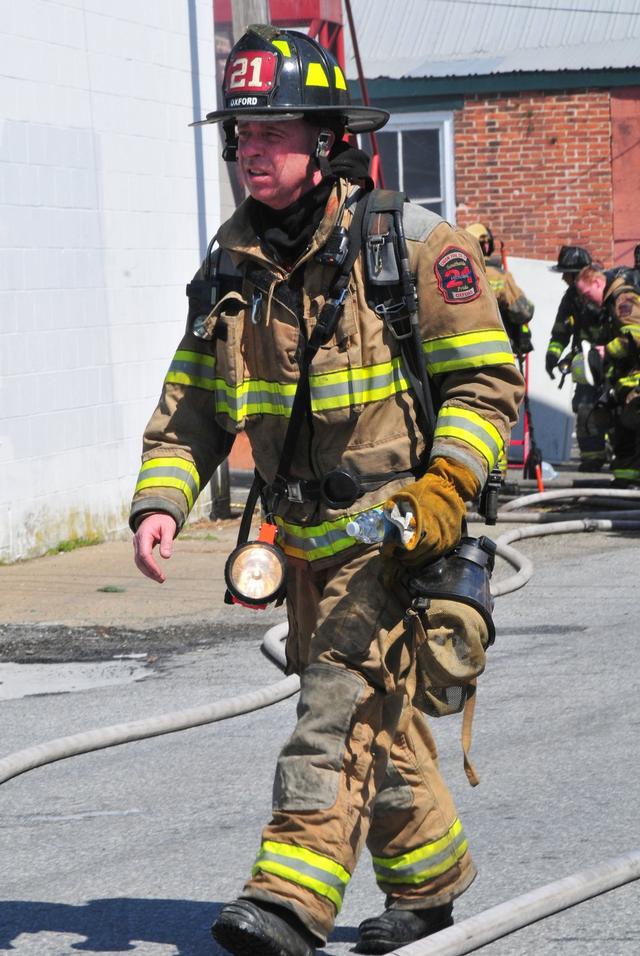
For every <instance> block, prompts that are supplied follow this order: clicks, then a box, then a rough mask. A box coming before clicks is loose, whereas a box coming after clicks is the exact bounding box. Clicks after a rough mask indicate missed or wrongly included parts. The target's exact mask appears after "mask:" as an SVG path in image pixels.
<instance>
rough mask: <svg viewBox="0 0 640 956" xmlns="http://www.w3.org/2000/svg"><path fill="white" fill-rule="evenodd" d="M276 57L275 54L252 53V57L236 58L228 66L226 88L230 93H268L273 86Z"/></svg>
mask: <svg viewBox="0 0 640 956" xmlns="http://www.w3.org/2000/svg"><path fill="white" fill-rule="evenodd" d="M275 68H276V57H275V56H274V54H273V53H266V52H265V53H261V52H256V53H252V54H251V56H250V57H249V56H242V55H240V56H236V57H234V58H233V60H232V62H230V63H229V65H228V66H227V82H226V84H225V85H226V87H227V90H228V91H229V92H231V91H233V92H237V91H238V90H253V91H256V90H260V91H262V92H266V91H267V90H270V89H271V87H272V86H273V77H274V74H275Z"/></svg>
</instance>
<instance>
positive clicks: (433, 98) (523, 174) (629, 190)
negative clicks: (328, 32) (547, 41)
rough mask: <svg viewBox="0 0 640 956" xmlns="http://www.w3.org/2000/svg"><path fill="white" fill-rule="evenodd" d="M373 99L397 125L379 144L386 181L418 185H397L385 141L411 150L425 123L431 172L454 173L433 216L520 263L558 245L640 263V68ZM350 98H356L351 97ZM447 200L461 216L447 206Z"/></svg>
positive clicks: (410, 89)
mask: <svg viewBox="0 0 640 956" xmlns="http://www.w3.org/2000/svg"><path fill="white" fill-rule="evenodd" d="M447 87H449V91H447ZM482 87H484V88H485V89H484V90H483V89H482ZM491 87H494V88H493V89H491ZM536 87H537V88H536ZM479 88H480V89H479ZM368 90H369V97H370V100H371V102H372V103H375V104H376V105H378V106H383V107H386V108H387V109H390V110H391V111H392V112H393V114H394V123H395V124H396V125H395V128H394V130H393V132H392V133H391V134H389V133H387V134H380V139H381V140H382V153H383V158H384V159H385V162H384V168H385V172H386V171H387V170H388V169H389V170H390V175H389V174H388V173H386V175H387V180H388V181H387V182H386V185H389V186H394V185H401V186H402V187H404V188H407V186H410V183H411V180H412V179H416V178H417V176H418V175H419V173H418V170H417V169H416V170H415V171H414V172H413V174H412V173H411V170H407V169H405V171H404V172H405V176H404V182H400V181H399V176H398V169H399V168H400V166H401V163H402V160H400V161H399V162H398V163H396V164H393V163H391V164H390V163H389V162H387V161H386V156H387V155H388V154H389V152H390V149H389V146H388V145H385V143H384V138H385V135H386V136H387V137H388V136H389V135H393V136H395V137H397V138H398V140H402V139H406V135H409V136H411V137H413V138H414V139H415V137H416V136H417V135H418V129H417V127H416V125H415V123H416V117H419V116H422V117H424V120H423V122H424V124H425V125H424V129H423V132H422V136H423V137H425V139H424V143H425V144H426V143H427V138H428V137H429V136H431V138H432V140H433V149H432V152H431V157H432V160H433V165H434V166H438V167H439V169H440V175H441V177H446V175H447V172H446V171H447V165H448V166H449V168H450V169H451V174H450V175H451V180H452V182H451V183H449V184H447V183H446V182H443V183H441V186H440V200H439V202H435V203H434V202H433V201H431V202H429V201H427V202H425V203H424V204H425V205H430V206H431V207H432V208H435V209H437V210H438V211H440V212H442V213H443V214H445V215H447V217H448V218H455V220H456V221H457V222H458V223H459V224H461V225H467V224H469V223H471V222H474V221H477V220H480V221H483V222H487V223H489V224H490V225H491V228H492V229H493V231H494V233H495V234H496V235H498V236H500V237H501V238H503V239H504V241H505V243H506V245H507V247H508V251H509V253H510V254H511V255H513V256H519V257H523V258H531V259H545V260H548V259H554V258H555V257H556V255H557V251H558V248H559V247H560V246H561V245H563V244H565V243H575V244H578V245H583V246H585V247H587V248H588V249H589V250H590V251H591V253H592V255H593V257H594V259H596V260H599V261H600V262H602V263H603V264H604V265H605V266H611V265H613V264H618V263H622V262H630V261H631V260H632V258H633V247H634V246H635V245H636V243H638V242H640V69H628V70H624V71H613V70H612V71H593V72H591V71H589V70H584V71H580V72H579V74H578V75H576V73H575V72H573V73H571V75H567V74H566V73H565V74H564V75H563V73H562V72H557V73H554V74H549V73H539V74H515V75H511V76H504V75H501V76H492V77H478V76H470V77H466V78H463V77H452V78H450V80H449V81H448V83H447V80H446V78H436V79H435V80H429V79H424V80H422V81H417V80H416V79H413V78H412V79H407V80H403V79H398V80H392V79H374V80H372V81H369V83H368ZM353 93H354V98H356V99H357V96H358V94H357V90H356V88H355V87H354V88H353ZM443 94H444V95H443ZM407 123H410V124H411V125H410V127H408V126H407V127H404V126H403V124H407ZM447 123H448V124H449V125H450V127H451V131H450V133H449V135H448V136H447V135H446V124H447ZM442 124H444V125H445V134H444V135H442V134H440V135H439V136H438V140H439V142H438V146H437V147H436V145H435V138H434V134H435V132H436V131H437V130H438V127H439V126H441V125H442ZM407 129H410V132H409V133H408V134H407V133H406V130H407ZM429 129H431V131H432V132H431V133H429V132H428V131H429ZM402 145H403V144H401V143H399V147H400V148H399V152H400V153H401V154H402V156H403V157H405V164H406V162H407V158H406V157H407V155H408V156H409V159H408V162H409V163H411V161H412V160H411V155H412V153H411V149H409V150H407V149H406V148H405V149H403V148H402ZM404 145H405V146H406V144H404ZM414 146H415V149H414V151H415V152H416V153H417V154H421V155H422V156H424V155H425V151H424V150H420V149H419V146H418V144H417V143H416V144H414ZM446 151H449V152H450V154H451V155H449V156H448V157H447V156H444V155H443V153H444V152H446ZM448 189H449V190H451V191H453V194H454V197H455V198H454V202H453V206H454V208H453V209H452V208H451V203H449V208H447V206H446V202H444V201H443V197H445V196H446V193H447V190H448ZM407 191H408V192H409V193H411V190H410V188H409V189H407ZM418 198H420V197H418ZM443 207H444V208H443Z"/></svg>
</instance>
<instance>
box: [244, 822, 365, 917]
mask: <svg viewBox="0 0 640 956" xmlns="http://www.w3.org/2000/svg"><path fill="white" fill-rule="evenodd" d="M260 871H263V872H265V873H273V874H275V875H276V876H280V877H282V878H283V879H285V880H289V881H290V882H291V883H297V884H298V886H304V887H306V888H307V889H310V890H313V891H314V892H315V893H318V894H319V895H320V896H324V897H326V898H327V899H329V900H331V902H332V903H333V904H334V906H335V908H336V911H337V912H338V913H339V912H340V910H341V909H342V901H343V899H344V894H345V890H346V888H347V885H348V883H349V880H350V879H351V875H350V873H349V872H348V871H347V870H345V868H344V867H343V866H342V865H341V864H340V863H337V862H336V861H335V860H331V859H329V857H327V856H322V855H321V854H320V853H314V852H313V850H307V849H305V848H304V847H301V846H294V845H293V844H290V843H276V842H275V841H273V840H265V841H264V843H263V844H262V846H261V847H260V852H259V854H258V857H257V859H256V862H255V864H254V867H253V876H255V875H256V873H259V872H260Z"/></svg>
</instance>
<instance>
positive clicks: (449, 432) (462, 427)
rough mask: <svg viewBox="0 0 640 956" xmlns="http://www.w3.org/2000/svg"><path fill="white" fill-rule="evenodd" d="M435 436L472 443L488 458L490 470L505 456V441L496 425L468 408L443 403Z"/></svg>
mask: <svg viewBox="0 0 640 956" xmlns="http://www.w3.org/2000/svg"><path fill="white" fill-rule="evenodd" d="M433 437H434V441H435V440H437V439H438V438H457V439H458V440H459V441H463V442H466V443H467V444H468V445H471V447H472V448H474V449H475V450H476V451H477V452H479V453H480V454H481V455H482V456H483V457H484V458H485V459H486V461H487V464H488V466H489V471H491V469H492V468H494V467H495V466H496V464H498V463H500V462H501V461H502V459H503V457H504V442H503V440H502V436H501V435H500V432H499V431H498V429H497V428H496V426H495V425H493V424H492V423H491V422H490V421H488V420H487V419H486V418H483V417H482V416H481V415H478V413H477V412H473V411H471V410H470V409H468V408H457V407H456V406H453V405H443V406H442V408H441V409H440V411H439V412H438V420H437V422H436V428H435V432H434V435H433Z"/></svg>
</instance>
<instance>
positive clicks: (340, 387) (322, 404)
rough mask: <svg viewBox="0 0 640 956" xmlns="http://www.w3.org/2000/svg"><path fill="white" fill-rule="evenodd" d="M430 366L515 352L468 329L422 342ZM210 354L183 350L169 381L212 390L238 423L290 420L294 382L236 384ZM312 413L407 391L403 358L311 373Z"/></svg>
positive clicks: (496, 335) (453, 366)
mask: <svg viewBox="0 0 640 956" xmlns="http://www.w3.org/2000/svg"><path fill="white" fill-rule="evenodd" d="M423 350H424V354H425V359H426V363H427V368H428V370H429V372H430V373H431V374H432V375H437V374H440V373H442V372H451V371H456V370H459V369H465V368H480V367H482V366H484V365H498V364H505V363H509V364H513V361H514V359H513V353H512V352H511V347H510V345H509V339H508V337H507V335H506V333H505V332H503V331H499V330H491V331H485V332H465V333H463V334H461V335H453V336H447V337H445V338H440V339H432V340H430V341H428V342H424V343H423ZM215 371H216V361H215V358H214V357H213V356H211V355H203V354H202V353H201V352H193V351H190V350H188V349H179V350H178V351H177V352H176V354H175V356H174V358H173V361H172V363H171V366H170V368H169V371H168V372H167V375H166V378H165V382H167V383H175V384H178V385H192V386H194V387H196V388H204V389H206V390H207V391H210V392H213V393H214V397H215V404H216V410H217V411H218V412H223V413H224V414H226V415H228V416H229V418H231V419H232V420H233V421H235V422H240V421H242V420H243V419H245V418H246V417H247V416H249V415H278V416H280V417H282V418H289V417H290V415H291V409H292V406H293V398H294V395H295V392H296V387H297V383H296V382H287V383H283V382H270V381H267V380H265V379H254V378H247V379H245V380H244V381H243V382H240V383H239V384H236V385H233V384H231V383H229V382H227V381H225V380H224V379H223V378H221V377H220V376H217V375H216V374H215ZM309 386H310V392H311V408H312V411H313V412H316V413H318V412H325V411H330V410H331V409H341V408H349V407H350V406H353V405H367V404H370V403H372V402H381V401H385V400H386V399H389V398H393V397H394V396H395V395H397V394H399V393H401V392H408V391H409V382H408V380H407V378H406V376H405V374H404V371H403V367H402V359H401V357H400V356H396V357H394V358H392V359H389V360H388V361H387V362H378V363H376V364H375V365H358V366H352V367H351V368H348V369H336V370H335V371H330V372H312V373H311V375H310V376H309Z"/></svg>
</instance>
